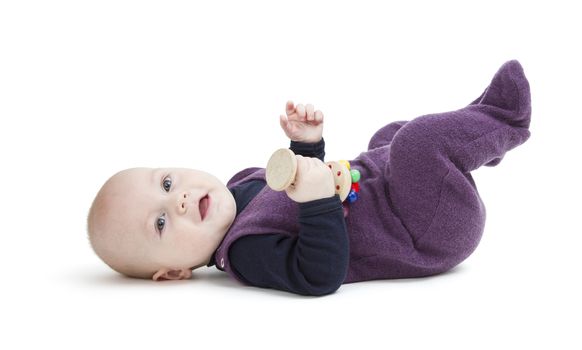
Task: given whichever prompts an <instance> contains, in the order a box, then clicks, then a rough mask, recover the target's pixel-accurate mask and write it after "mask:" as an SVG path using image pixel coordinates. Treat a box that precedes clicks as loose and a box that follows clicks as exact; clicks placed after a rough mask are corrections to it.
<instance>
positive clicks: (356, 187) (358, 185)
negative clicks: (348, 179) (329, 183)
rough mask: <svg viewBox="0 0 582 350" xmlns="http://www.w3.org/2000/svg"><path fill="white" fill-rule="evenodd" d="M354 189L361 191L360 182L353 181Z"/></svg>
mask: <svg viewBox="0 0 582 350" xmlns="http://www.w3.org/2000/svg"><path fill="white" fill-rule="evenodd" d="M352 190H353V191H354V192H360V183H359V182H356V183H353V184H352Z"/></svg>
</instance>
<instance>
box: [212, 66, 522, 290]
mask: <svg viewBox="0 0 582 350" xmlns="http://www.w3.org/2000/svg"><path fill="white" fill-rule="evenodd" d="M530 115H531V108H530V90H529V84H528V81H527V79H526V77H525V75H524V72H523V68H522V67H521V65H520V64H519V62H517V61H509V62H507V63H505V64H504V65H503V66H502V67H501V68H500V69H499V71H498V72H497V73H496V74H495V76H494V77H493V79H492V81H491V84H490V85H489V86H488V87H487V88H486V89H485V91H484V92H483V94H482V95H481V96H480V97H479V98H477V99H476V100H475V101H473V102H472V103H471V104H469V105H468V106H467V107H465V108H462V109H459V110H457V111H453V112H447V113H438V114H430V115H425V116H421V117H418V118H415V119H413V120H412V121H409V122H405V121H401V122H393V123H390V124H388V125H386V126H385V127H383V128H382V129H380V130H378V131H377V132H376V134H375V135H374V136H373V137H372V139H371V140H370V143H369V147H368V151H366V152H363V153H361V154H360V155H359V156H358V157H357V158H356V159H354V160H351V161H350V163H351V164H352V167H353V168H355V169H358V170H359V171H360V173H361V174H362V179H361V181H360V189H361V191H360V194H361V196H360V198H359V199H358V200H357V201H356V202H354V203H352V204H350V211H349V216H348V217H347V218H346V225H347V228H348V234H349V238H350V239H349V240H350V263H349V270H348V274H347V276H346V279H345V281H344V283H350V282H357V281H364V280H373V279H384V278H405V277H420V276H428V275H433V274H437V273H441V272H444V271H447V270H449V269H451V268H452V267H454V266H456V265H458V264H459V263H460V262H462V261H463V260H464V259H466V258H467V257H468V256H469V255H470V254H471V253H472V252H473V251H474V250H475V248H476V247H477V245H478V243H479V241H480V239H481V235H482V233H483V229H484V225H485V207H484V205H483V202H482V201H481V198H480V197H479V193H478V192H477V188H476V186H475V182H474V181H473V178H472V177H471V174H470V172H471V171H473V170H475V169H477V168H479V167H480V166H482V165H488V166H495V165H497V164H499V162H500V161H501V159H502V158H503V156H504V154H505V152H507V151H509V150H511V149H513V148H515V147H517V146H519V145H521V144H522V143H524V142H525V141H526V140H527V139H528V138H529V136H530V133H529V131H528V128H529V124H530ZM253 179H264V169H259V168H250V169H246V170H244V171H242V172H240V173H239V174H237V175H235V177H233V179H231V181H230V182H229V183H228V186H229V187H233V186H236V185H238V184H241V183H243V182H246V181H250V180H253ZM297 215H298V205H297V204H296V203H294V202H293V201H291V200H290V199H289V198H287V195H286V194H285V192H274V191H272V190H271V189H269V188H268V187H267V186H265V188H264V189H263V190H262V191H261V192H260V193H259V194H258V195H257V196H256V197H255V198H254V199H253V200H252V201H251V202H250V203H249V205H248V206H247V207H246V208H245V209H244V210H243V211H242V212H241V213H240V214H239V215H238V216H237V217H236V219H235V221H234V222H233V225H232V226H231V228H230V229H229V231H228V232H227V234H226V236H225V238H224V240H223V242H222V243H221V245H220V246H219V248H218V250H217V252H216V262H217V266H218V267H219V268H221V269H224V270H225V271H227V272H228V273H229V274H230V275H232V276H233V277H235V278H236V275H235V274H234V273H233V272H232V269H231V266H230V262H229V259H228V249H229V247H230V246H231V244H232V243H233V242H234V241H235V240H237V239H238V238H240V237H242V236H245V235H251V234H265V233H284V234H289V235H297V232H298V231H299V224H298V221H297Z"/></svg>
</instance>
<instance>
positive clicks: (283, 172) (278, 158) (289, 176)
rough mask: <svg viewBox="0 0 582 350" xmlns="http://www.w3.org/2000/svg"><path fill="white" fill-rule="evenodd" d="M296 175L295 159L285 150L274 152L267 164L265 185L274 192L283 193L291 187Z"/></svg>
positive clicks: (288, 150)
mask: <svg viewBox="0 0 582 350" xmlns="http://www.w3.org/2000/svg"><path fill="white" fill-rule="evenodd" d="M296 174H297V158H295V154H294V153H293V152H292V151H291V150H290V149H287V148H281V149H278V150H277V151H275V153H273V155H272V156H271V158H270V159H269V162H268V163H267V171H266V178H267V185H269V187H270V188H271V189H273V190H274V191H283V190H284V189H286V188H287V187H289V186H291V184H292V183H293V181H294V180H295V175H296Z"/></svg>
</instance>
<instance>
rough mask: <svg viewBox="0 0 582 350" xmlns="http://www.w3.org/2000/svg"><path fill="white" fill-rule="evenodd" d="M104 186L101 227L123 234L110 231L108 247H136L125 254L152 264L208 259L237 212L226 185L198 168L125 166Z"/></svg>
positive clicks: (194, 263) (188, 263)
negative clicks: (105, 212)
mask: <svg viewBox="0 0 582 350" xmlns="http://www.w3.org/2000/svg"><path fill="white" fill-rule="evenodd" d="M106 186H108V187H110V188H107V191H106V193H107V195H106V196H105V198H106V199H105V200H106V201H107V202H106V203H107V205H108V206H109V207H110V210H109V214H108V215H107V218H108V219H107V222H104V223H103V225H105V226H106V227H104V230H106V231H108V232H116V234H118V233H122V234H124V235H127V237H123V239H119V237H118V239H116V238H115V237H111V239H110V240H111V242H110V243H109V245H110V247H109V249H123V250H122V251H128V252H129V251H132V252H136V251H137V252H139V253H138V254H128V255H133V259H143V260H144V261H143V263H144V264H147V265H148V266H153V267H154V268H155V269H158V268H167V269H183V268H191V267H194V266H199V265H202V264H206V263H208V261H209V259H210V257H211V256H212V253H213V252H214V251H215V250H216V248H217V247H218V245H219V244H220V242H221V241H222V239H223V238H224V235H225V233H226V231H227V230H228V228H229V227H230V225H231V224H232V222H233V220H234V217H235V215H236V203H235V201H234V197H233V196H232V194H231V193H230V191H229V190H228V189H227V188H226V187H225V186H224V185H223V184H222V183H221V182H220V181H219V180H218V179H217V178H216V177H214V176H213V175H210V174H208V173H206V172H203V171H198V170H193V169H182V168H158V169H151V168H135V169H128V170H125V171H122V172H120V173H118V174H116V175H114V176H113V177H112V178H111V179H110V180H109V181H108V184H107V185H106ZM112 236H114V235H112ZM115 245H118V246H117V247H115ZM124 246H125V247H124Z"/></svg>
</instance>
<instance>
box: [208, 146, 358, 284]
mask: <svg viewBox="0 0 582 350" xmlns="http://www.w3.org/2000/svg"><path fill="white" fill-rule="evenodd" d="M290 149H291V150H292V151H293V152H294V153H295V154H299V155H302V156H305V157H316V158H319V159H321V160H322V161H323V159H324V156H325V142H324V140H323V139H321V141H320V142H318V143H315V144H307V143H301V142H293V141H291V147H290ZM265 185H266V183H265V181H262V180H254V181H249V182H246V183H244V184H241V185H239V186H236V187H233V188H232V189H231V193H232V194H233V196H234V199H235V201H236V207H237V213H236V214H237V215H238V214H239V213H240V212H241V211H242V210H243V209H244V208H245V207H246V206H247V204H248V203H249V202H250V201H251V200H252V199H253V198H254V197H255V196H256V195H257V194H258V193H259V192H260V191H261V190H262V189H263V187H264V186H265ZM299 227H300V229H299V234H298V235H297V236H295V237H293V236H289V235H286V234H275V233H273V234H262V235H249V236H244V237H241V238H239V239H237V240H236V241H235V242H233V244H232V246H231V247H230V251H229V258H230V263H231V267H232V269H233V271H234V272H235V273H236V274H237V276H238V277H239V278H241V279H242V280H243V281H245V282H247V283H248V284H250V285H253V286H257V287H263V288H275V289H280V290H285V291H289V292H292V293H297V294H303V295H325V294H329V293H333V292H334V291H336V290H337V289H338V288H339V287H340V285H341V284H342V283H343V281H344V279H345V277H346V274H347V269H348V263H349V241H348V233H347V228H346V225H345V221H344V217H343V207H342V203H341V201H340V198H339V196H338V195H335V196H333V197H329V198H322V199H318V200H314V201H311V202H306V203H299ZM215 264H216V260H215V256H214V255H213V256H212V258H211V259H210V262H209V263H208V265H207V266H213V265H215Z"/></svg>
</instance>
